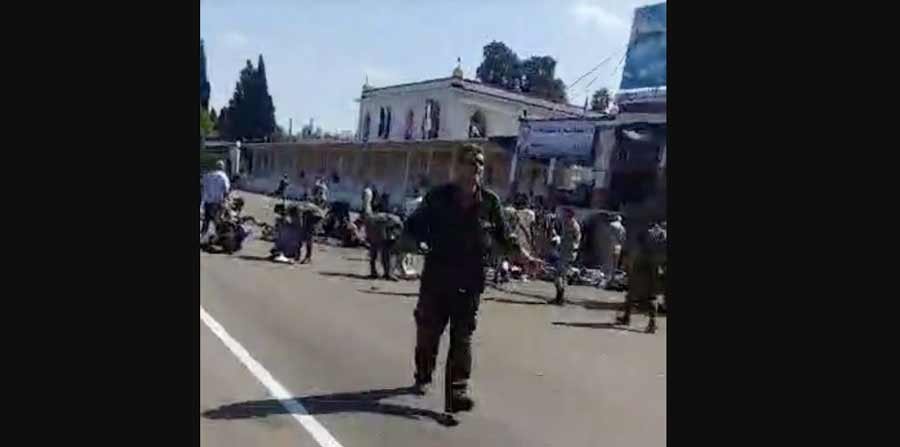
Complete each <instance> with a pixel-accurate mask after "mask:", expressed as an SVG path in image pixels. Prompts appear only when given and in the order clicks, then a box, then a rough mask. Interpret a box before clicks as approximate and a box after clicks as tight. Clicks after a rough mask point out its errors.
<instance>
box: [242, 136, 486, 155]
mask: <svg viewBox="0 0 900 447" xmlns="http://www.w3.org/2000/svg"><path fill="white" fill-rule="evenodd" d="M466 143H475V144H479V145H481V146H482V147H483V148H484V150H485V151H487V152H494V151H502V150H503V148H502V147H501V145H500V144H499V143H498V142H495V141H491V140H488V139H484V138H474V139H469V140H409V141H378V142H369V143H362V142H358V141H355V142H348V141H336V140H301V141H296V142H284V143H251V144H246V145H245V146H244V147H247V148H249V149H270V150H303V149H320V148H322V147H323V146H325V147H326V148H327V149H336V150H355V151H376V152H391V151H408V150H415V149H417V148H421V149H423V150H424V149H437V150H450V149H455V148H458V147H459V146H460V145H462V144H466Z"/></svg>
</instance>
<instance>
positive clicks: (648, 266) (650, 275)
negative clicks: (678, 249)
mask: <svg viewBox="0 0 900 447" xmlns="http://www.w3.org/2000/svg"><path fill="white" fill-rule="evenodd" d="M666 240H667V234H666V230H665V229H664V228H663V227H662V226H661V225H659V223H653V224H652V225H651V226H650V228H646V229H642V231H640V232H639V233H637V234H636V235H635V238H634V247H633V251H632V254H631V256H630V257H629V258H630V259H629V269H628V275H629V277H628V292H627V293H626V294H625V311H624V313H623V314H622V315H621V316H619V317H617V318H616V324H622V325H629V324H631V312H632V310H633V309H634V308H637V307H643V308H644V309H645V310H646V311H647V316H648V317H649V320H648V322H647V327H646V329H644V332H646V333H648V334H652V333H654V332H656V303H655V301H656V295H657V294H659V292H661V291H662V290H663V288H662V284H661V281H660V276H659V269H660V267H662V266H663V265H664V264H665V263H666Z"/></svg>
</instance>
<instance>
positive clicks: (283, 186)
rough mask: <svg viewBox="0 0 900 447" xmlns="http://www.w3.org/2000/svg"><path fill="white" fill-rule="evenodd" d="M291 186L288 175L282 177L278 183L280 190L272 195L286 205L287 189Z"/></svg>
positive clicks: (277, 189)
mask: <svg viewBox="0 0 900 447" xmlns="http://www.w3.org/2000/svg"><path fill="white" fill-rule="evenodd" d="M288 186H290V183H289V182H288V176H287V174H284V175H283V176H281V180H279V181H278V188H276V189H275V192H273V193H272V195H273V196H275V197H279V198H281V203H282V204H284V203H285V202H286V201H287V188H288Z"/></svg>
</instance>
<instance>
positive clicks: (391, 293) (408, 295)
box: [359, 289, 419, 298]
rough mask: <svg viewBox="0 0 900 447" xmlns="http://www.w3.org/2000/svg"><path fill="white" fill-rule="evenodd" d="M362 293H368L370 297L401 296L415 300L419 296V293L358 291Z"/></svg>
mask: <svg viewBox="0 0 900 447" xmlns="http://www.w3.org/2000/svg"><path fill="white" fill-rule="evenodd" d="M359 291H360V292H362V293H368V294H370V295H387V296H402V297H406V298H410V297H412V298H417V297H418V296H419V292H386V291H382V290H366V289H359Z"/></svg>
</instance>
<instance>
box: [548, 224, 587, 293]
mask: <svg viewBox="0 0 900 447" xmlns="http://www.w3.org/2000/svg"><path fill="white" fill-rule="evenodd" d="M561 227H562V235H561V236H560V243H559V260H558V261H557V263H556V276H555V277H554V279H553V285H555V286H556V299H554V300H553V301H551V302H550V303H551V304H556V305H558V306H562V305H563V304H564V303H565V297H564V295H565V293H566V284H567V283H568V274H569V266H570V265H571V264H572V262H574V261H575V257H576V255H577V253H578V246H579V245H581V225H579V224H578V219H576V218H575V212H574V211H572V208H568V207H567V208H566V209H564V210H563V221H562V225H561Z"/></svg>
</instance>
